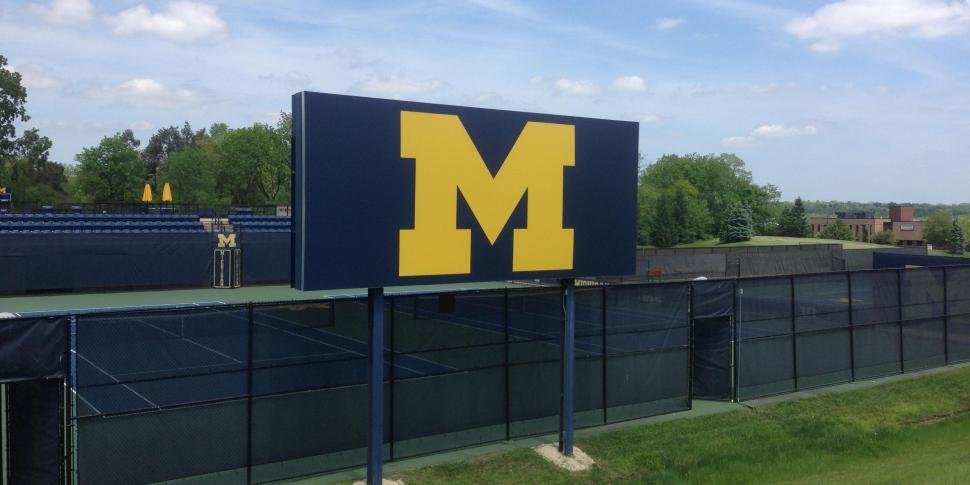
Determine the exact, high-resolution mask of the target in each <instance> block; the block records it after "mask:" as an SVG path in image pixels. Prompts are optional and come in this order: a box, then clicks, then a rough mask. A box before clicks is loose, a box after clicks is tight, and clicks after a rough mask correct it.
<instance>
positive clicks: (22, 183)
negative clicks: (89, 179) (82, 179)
mask: <svg viewBox="0 0 970 485" xmlns="http://www.w3.org/2000/svg"><path fill="white" fill-rule="evenodd" d="M51 146H52V143H51V141H50V139H49V138H47V137H46V136H41V135H40V134H39V133H38V131H37V129H30V130H27V131H25V132H24V134H23V135H22V136H21V137H20V138H18V139H17V143H16V145H15V148H14V152H13V154H12V156H11V157H10V158H9V159H8V161H7V164H6V165H7V169H6V173H7V177H6V180H7V182H5V183H6V184H7V186H8V188H9V189H10V191H11V192H12V193H15V194H17V197H18V198H19V199H20V200H25V201H32V202H59V201H61V200H64V199H65V198H66V196H67V193H66V190H65V187H64V186H65V184H66V183H67V177H65V175H64V166H63V165H61V164H59V163H55V162H52V161H50V160H49V159H48V156H49V154H50V149H51Z"/></svg>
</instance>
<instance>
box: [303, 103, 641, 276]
mask: <svg viewBox="0 0 970 485" xmlns="http://www.w3.org/2000/svg"><path fill="white" fill-rule="evenodd" d="M293 113H294V118H293V135H294V138H293V141H294V143H293V159H294V173H295V177H294V186H293V198H294V211H293V214H294V215H293V217H294V238H293V255H294V261H293V263H294V271H293V282H292V283H293V286H294V287H296V288H300V289H304V290H310V289H324V288H331V289H332V288H354V287H379V286H390V285H407V284H430V283H442V282H464V281H497V280H508V279H525V278H561V277H573V276H600V275H622V274H632V273H633V271H634V269H635V248H636V184H637V161H638V146H637V144H638V126H637V124H636V123H633V122H623V121H609V120H597V119H589V118H577V117H565V116H554V115H545V114H535V113H522V112H512V111H498V110H486V109H477V108H466V107H458V106H443V105H432V104H423V103H412V102H403V101H391V100H381V99H372V98H360V97H353V96H339V95H332V94H320V93H299V94H297V95H294V98H293Z"/></svg>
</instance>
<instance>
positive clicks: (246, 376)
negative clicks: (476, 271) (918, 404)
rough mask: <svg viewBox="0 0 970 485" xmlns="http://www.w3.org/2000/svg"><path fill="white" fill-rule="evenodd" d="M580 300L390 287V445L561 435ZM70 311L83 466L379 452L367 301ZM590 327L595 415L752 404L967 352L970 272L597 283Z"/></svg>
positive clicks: (304, 467) (409, 447) (124, 478)
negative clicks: (570, 315)
mask: <svg viewBox="0 0 970 485" xmlns="http://www.w3.org/2000/svg"><path fill="white" fill-rule="evenodd" d="M562 315H563V295H562V293H561V291H560V289H559V288H548V287H532V288H510V289H500V290H478V291H461V292H450V293H447V292H446V293H425V294H406V295H390V296H388V297H387V298H386V305H385V321H386V322H387V324H386V328H385V330H386V334H385V337H384V338H385V342H386V343H387V348H386V349H385V352H384V362H385V375H386V376H387V380H386V381H385V384H384V385H385V396H386V398H385V410H384V416H385V426H384V429H385V459H387V460H395V459H401V458H407V457H413V456H419V455H424V454H428V453H435V452H439V451H443V450H450V449H456V448H462V447H467V446H473V445H478V444H483V443H489V442H496V441H504V440H508V439H514V438H518V437H524V436H531V435H540V434H551V433H554V432H556V431H557V429H558V427H559V420H560V416H559V413H560V393H561V389H560V385H561V368H562V367H561V366H562V361H561V351H562V348H561V341H562V337H563V336H562V328H563V326H562V324H563V322H562V318H563V317H562ZM57 321H58V322H60V323H59V325H60V327H58V328H62V329H63V328H67V329H71V328H73V332H70V333H69V335H72V336H73V338H72V339H69V340H70V341H71V342H72V345H71V348H72V349H73V352H72V353H71V355H72V359H71V365H70V368H71V372H70V376H69V378H68V381H70V382H71V384H72V388H73V390H74V391H75V392H74V395H73V396H72V397H73V398H71V399H65V400H62V401H61V402H62V406H63V408H64V412H65V413H68V414H69V417H68V419H67V423H66V424H65V426H64V430H65V431H67V432H62V438H63V439H64V440H66V441H69V442H70V441H73V442H74V447H71V446H66V447H64V453H63V454H64V456H65V458H64V459H65V460H66V461H65V464H64V470H65V473H63V474H62V475H63V476H64V477H65V480H66V481H68V482H76V483H82V484H88V483H96V484H113V483H125V484H128V483H154V482H165V481H172V480H177V481H179V483H227V484H228V483H264V482H270V481H275V480H282V479H289V478H296V477H302V476H308V475H313V474H318V473H324V472H330V471H335V470H340V469H345V468H350V467H357V466H361V465H363V464H364V463H365V460H366V445H367V433H368V429H367V426H368V400H367V350H368V341H367V329H368V323H367V301H366V299H365V298H361V297H347V298H337V299H330V300H320V301H300V302H287V303H272V304H248V305H218V306H210V307H189V308H178V309H163V310H146V311H128V312H114V313H103V314H93V313H92V314H81V315H77V316H75V317H72V318H60V319H59V320H57ZM701 321H704V322H706V323H705V324H704V325H701V324H700V323H699V322H701ZM722 321H723V322H726V323H725V324H727V325H730V327H731V331H730V332H727V333H723V332H722V333H719V334H717V335H715V337H717V338H710V336H706V337H703V338H704V340H703V341H704V346H703V349H702V346H698V344H697V342H700V341H701V337H702V336H701V335H699V334H698V332H701V331H702V330H703V331H708V330H709V329H715V330H717V331H718V332H721V331H723V330H724V328H719V327H718V325H720V323H718V322H722ZM38 328H40V327H38ZM62 333H63V332H62ZM724 335H729V338H727V339H724V338H721V336H724ZM719 338H720V340H719ZM575 341H576V344H575V355H576V364H575V385H576V394H575V409H576V414H575V423H576V426H577V427H588V426H597V425H602V424H606V423H612V422H617V421H623V420H629V419H636V418H641V417H647V416H653V415H658V414H663V413H668V412H674V411H680V410H685V409H688V408H690V405H691V394H692V390H693V388H692V386H694V382H695V380H694V378H695V377H696V375H695V372H696V371H697V370H699V369H700V370H702V371H703V373H704V375H703V377H704V379H707V381H706V382H705V385H706V386H707V387H706V389H705V391H706V392H708V393H707V394H700V393H698V394H696V395H697V396H702V395H703V396H706V397H710V396H711V394H710V393H709V391H711V390H715V391H716V390H718V389H721V388H723V389H725V390H726V391H725V392H727V393H729V396H725V398H728V397H730V398H735V399H738V400H747V399H754V398H758V397H763V396H768V395H774V394H780V393H786V392H793V391H797V390H802V389H807V388H814V387H819V386H826V385H832V384H837V383H843V382H851V381H853V380H860V379H869V378H874V377H880V376H886V375H892V374H898V373H902V372H909V371H915V370H922V369H927V368H931V367H938V366H943V365H947V364H950V363H955V362H962V361H968V360H970V266H960V267H956V266H954V267H941V268H911V269H901V270H880V271H861V272H842V273H824V274H811V275H796V276H785V277H767V278H742V279H725V280H711V281H697V282H689V283H653V284H635V285H602V286H590V287H580V288H577V290H576V338H575ZM721 344H723V345H725V347H724V348H721V349H717V348H714V349H713V350H714V352H710V351H711V350H712V348H713V347H712V346H715V347H716V345H721ZM65 348H66V346H65ZM702 350H703V351H704V352H710V353H709V354H708V355H704V356H703V359H699V354H700V352H702ZM718 359H720V360H718ZM699 360H703V366H705V367H704V368H703V369H702V368H701V367H699V365H700V364H698V361H699ZM717 367H723V369H724V370H725V372H724V373H718V372H712V369H713V370H714V371H717V370H718V369H717ZM712 376H713V377H714V378H719V379H722V382H720V383H715V384H717V385H710V384H711V379H712ZM724 380H727V381H730V382H729V383H726V384H725V383H724V382H723V381H724ZM715 397H716V396H715ZM47 414H50V415H53V414H52V413H47ZM71 425H73V426H71ZM7 428H9V426H7ZM51 441H52V442H53V441H54V440H51ZM11 449H13V448H11ZM75 449H76V453H75ZM7 458H10V456H9V455H7Z"/></svg>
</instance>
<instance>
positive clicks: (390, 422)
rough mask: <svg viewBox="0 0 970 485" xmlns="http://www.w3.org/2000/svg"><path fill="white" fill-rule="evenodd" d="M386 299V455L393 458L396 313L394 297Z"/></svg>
mask: <svg viewBox="0 0 970 485" xmlns="http://www.w3.org/2000/svg"><path fill="white" fill-rule="evenodd" d="M388 299H389V300H390V301H389V302H388V306H390V307H391V319H390V321H388V322H387V324H388V325H389V326H390V332H388V334H389V335H390V338H391V341H390V342H389V343H388V346H387V348H388V349H389V350H390V355H389V356H388V360H389V361H390V362H388V363H389V364H390V365H389V366H388V367H390V370H391V375H390V376H388V379H387V380H388V381H389V382H390V385H389V386H388V393H389V395H388V396H387V401H388V403H389V404H390V408H391V409H390V414H391V419H389V420H388V423H387V427H388V429H387V438H388V439H387V441H388V448H390V450H389V453H388V457H389V459H390V460H394V380H395V378H396V377H397V376H396V375H395V374H396V373H397V366H396V365H395V362H396V359H395V358H394V349H395V346H394V334H395V331H394V314H395V313H396V311H395V306H394V305H395V299H394V297H393V296H392V297H389V298H388Z"/></svg>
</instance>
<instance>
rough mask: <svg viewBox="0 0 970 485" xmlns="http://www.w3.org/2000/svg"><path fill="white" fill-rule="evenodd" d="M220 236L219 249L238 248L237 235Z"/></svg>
mask: <svg viewBox="0 0 970 485" xmlns="http://www.w3.org/2000/svg"><path fill="white" fill-rule="evenodd" d="M218 236H219V247H220V248H234V247H236V235H235V234H218Z"/></svg>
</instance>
